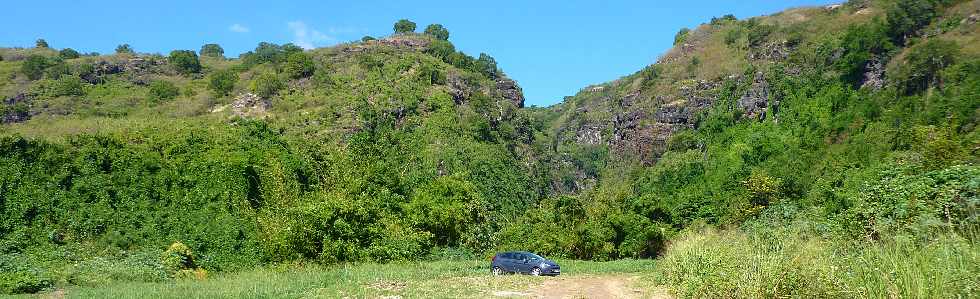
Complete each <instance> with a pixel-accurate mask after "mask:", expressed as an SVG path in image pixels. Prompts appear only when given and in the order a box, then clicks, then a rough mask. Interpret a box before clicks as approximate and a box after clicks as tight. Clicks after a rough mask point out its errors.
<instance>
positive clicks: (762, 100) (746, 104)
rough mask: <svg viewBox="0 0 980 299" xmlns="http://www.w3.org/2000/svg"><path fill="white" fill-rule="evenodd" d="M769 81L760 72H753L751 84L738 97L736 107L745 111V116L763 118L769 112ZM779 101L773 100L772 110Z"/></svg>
mask: <svg viewBox="0 0 980 299" xmlns="http://www.w3.org/2000/svg"><path fill="white" fill-rule="evenodd" d="M769 100H770V93H769V82H768V81H766V76H765V75H763V74H762V73H761V72H759V73H756V74H755V79H754V80H753V81H752V86H751V87H749V90H748V91H746V92H745V95H743V96H742V97H741V98H739V99H738V107H739V108H741V109H742V111H743V112H745V116H746V117H748V118H752V119H758V120H764V119H766V116H767V115H766V114H767V113H769V108H770V107H769ZM778 105H779V101H776V100H774V101H773V107H772V108H773V110H775V109H777V108H776V107H777V106H778Z"/></svg>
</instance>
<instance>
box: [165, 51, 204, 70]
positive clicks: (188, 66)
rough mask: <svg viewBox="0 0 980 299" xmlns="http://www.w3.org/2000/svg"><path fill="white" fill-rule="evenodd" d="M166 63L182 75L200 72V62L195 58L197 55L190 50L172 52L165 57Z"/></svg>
mask: <svg viewBox="0 0 980 299" xmlns="http://www.w3.org/2000/svg"><path fill="white" fill-rule="evenodd" d="M167 62H169V63H170V65H172V66H173V67H174V69H176V70H177V72H180V73H182V74H192V73H198V72H200V71H201V60H200V59H198V58H197V53H195V52H194V51H191V50H173V51H171V52H170V56H167Z"/></svg>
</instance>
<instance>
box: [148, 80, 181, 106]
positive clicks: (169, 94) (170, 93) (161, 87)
mask: <svg viewBox="0 0 980 299" xmlns="http://www.w3.org/2000/svg"><path fill="white" fill-rule="evenodd" d="M179 94H180V89H178V88H177V86H176V85H174V84H173V83H171V82H170V81H167V80H154V81H152V82H150V100H151V101H153V102H163V101H167V100H171V99H173V98H175V97H177V95H179Z"/></svg>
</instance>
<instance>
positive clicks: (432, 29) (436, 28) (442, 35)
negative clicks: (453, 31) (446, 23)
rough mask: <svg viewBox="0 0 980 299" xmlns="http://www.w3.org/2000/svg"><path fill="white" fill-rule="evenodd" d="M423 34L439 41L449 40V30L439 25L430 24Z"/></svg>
mask: <svg viewBox="0 0 980 299" xmlns="http://www.w3.org/2000/svg"><path fill="white" fill-rule="evenodd" d="M413 30H414V29H413ZM425 34H428V35H431V36H433V37H435V38H438V39H441V40H449V30H448V29H446V27H443V26H442V25H441V24H432V25H429V26H427V27H425Z"/></svg>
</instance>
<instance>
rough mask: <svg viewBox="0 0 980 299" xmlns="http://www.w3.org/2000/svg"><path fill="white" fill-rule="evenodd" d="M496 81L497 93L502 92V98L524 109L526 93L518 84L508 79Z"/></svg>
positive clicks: (503, 78)
mask: <svg viewBox="0 0 980 299" xmlns="http://www.w3.org/2000/svg"><path fill="white" fill-rule="evenodd" d="M496 81H497V82H496V83H497V91H499V92H500V96H501V97H503V98H505V99H507V100H510V101H511V102H512V103H514V105H515V106H517V107H519V108H523V107H524V91H523V90H521V87H520V86H518V85H517V82H514V80H511V79H510V78H507V77H499V78H497V80H496Z"/></svg>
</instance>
